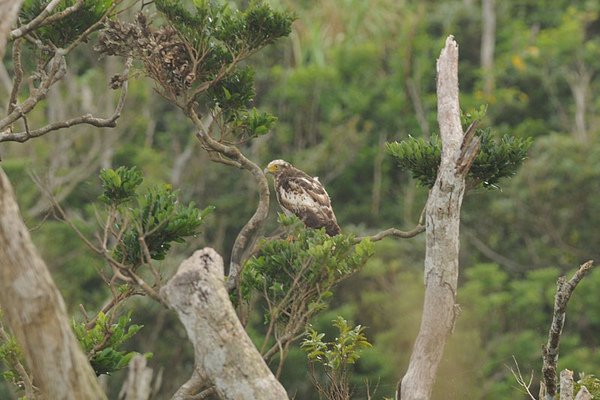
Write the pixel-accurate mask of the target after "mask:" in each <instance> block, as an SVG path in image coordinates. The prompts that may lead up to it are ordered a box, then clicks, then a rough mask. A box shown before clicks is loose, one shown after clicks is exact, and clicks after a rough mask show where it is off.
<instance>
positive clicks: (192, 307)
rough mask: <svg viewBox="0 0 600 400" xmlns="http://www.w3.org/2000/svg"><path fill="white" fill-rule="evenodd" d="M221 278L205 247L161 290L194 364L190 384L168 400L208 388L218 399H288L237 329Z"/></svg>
mask: <svg viewBox="0 0 600 400" xmlns="http://www.w3.org/2000/svg"><path fill="white" fill-rule="evenodd" d="M223 274H224V271H223V259H222V258H221V256H220V255H219V254H218V253H217V252H216V251H215V250H213V249H211V248H208V247H207V248H204V249H202V250H198V251H196V252H195V253H194V254H193V255H192V256H191V257H190V258H188V259H187V260H185V261H183V262H182V263H181V265H180V266H179V269H178V271H177V273H176V274H175V276H173V278H171V279H170V280H169V282H168V283H167V284H166V285H165V286H164V287H163V289H162V290H161V295H162V296H163V297H164V298H165V299H166V302H167V303H168V304H169V306H170V307H171V308H173V309H174V310H175V311H177V314H178V315H179V319H180V320H181V322H182V323H183V325H184V326H185V329H186V331H187V334H188V337H189V339H190V341H191V342H192V344H193V345H194V353H195V360H196V365H195V368H194V372H193V375H192V378H191V379H190V380H189V381H188V382H187V383H186V384H185V385H184V386H182V388H181V389H180V390H179V391H178V392H177V393H175V395H174V396H173V399H184V398H186V396H189V395H195V394H196V393H197V392H198V391H199V389H200V388H203V387H213V388H214V391H215V393H216V394H217V396H218V397H219V398H220V399H236V400H244V399H247V400H251V399H262V400H271V399H272V400H281V399H287V398H288V397H287V394H286V392H285V389H284V388H283V386H281V384H280V383H279V382H278V381H277V379H275V377H274V376H273V374H272V373H271V371H270V370H269V367H268V366H267V364H266V363H265V362H264V360H263V358H262V357H261V355H260V353H259V352H258V350H257V349H256V347H254V345H253V344H252V341H251V340H250V338H249V337H248V335H247V334H246V331H245V330H244V328H243V327H242V325H241V323H240V321H239V319H238V317H237V315H236V313H235V309H234V308H233V305H232V304H231V301H230V300H229V294H228V292H227V289H226V288H225V283H224V276H223ZM184 392H185V393H184Z"/></svg>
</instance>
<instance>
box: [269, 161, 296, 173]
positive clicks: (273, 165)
mask: <svg viewBox="0 0 600 400" xmlns="http://www.w3.org/2000/svg"><path fill="white" fill-rule="evenodd" d="M291 166H292V164H290V163H289V162H287V161H283V160H273V161H271V162H270V163H269V165H267V168H265V171H264V172H265V174H273V175H279V174H280V173H281V171H283V170H285V169H287V168H290V167H291Z"/></svg>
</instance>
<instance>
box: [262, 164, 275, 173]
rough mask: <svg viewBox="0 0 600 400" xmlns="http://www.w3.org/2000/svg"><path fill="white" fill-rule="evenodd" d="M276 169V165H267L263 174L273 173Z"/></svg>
mask: <svg viewBox="0 0 600 400" xmlns="http://www.w3.org/2000/svg"><path fill="white" fill-rule="evenodd" d="M276 170H277V167H276V166H275V165H267V168H265V169H264V171H263V172H264V173H265V174H273V173H275V171H276Z"/></svg>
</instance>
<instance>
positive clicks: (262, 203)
mask: <svg viewBox="0 0 600 400" xmlns="http://www.w3.org/2000/svg"><path fill="white" fill-rule="evenodd" d="M187 113H188V116H189V117H190V118H191V119H192V121H193V122H194V124H195V125H196V127H197V128H198V129H199V131H198V132H197V133H196V136H197V137H198V140H200V142H201V143H202V144H203V145H204V146H205V147H207V148H209V149H212V150H213V151H215V152H217V153H220V154H222V155H223V156H224V157H226V158H228V159H230V160H232V161H233V162H235V165H237V164H239V166H240V167H241V168H243V169H245V170H247V171H248V172H250V174H252V177H253V178H254V180H255V181H256V184H257V185H256V186H257V189H258V206H257V207H256V211H254V214H253V215H252V217H250V219H249V220H248V222H246V225H244V227H243V228H242V230H241V231H240V233H238V236H237V237H236V239H235V242H234V244H233V248H232V250H231V261H230V264H229V277H228V279H227V289H228V290H229V291H234V290H235V289H236V288H237V287H238V280H239V275H240V273H241V269H242V264H243V256H244V252H245V251H246V250H247V249H249V248H250V246H251V245H252V242H253V240H254V239H256V235H257V233H258V232H259V230H260V228H261V227H262V225H263V224H264V222H265V220H266V219H267V216H268V214H269V201H270V197H269V183H268V182H267V178H266V177H265V174H264V173H263V170H262V168H260V167H259V166H258V165H256V164H255V163H253V162H252V161H250V160H249V159H248V158H246V157H245V156H244V155H243V154H242V152H241V151H240V150H239V149H238V148H237V147H235V146H229V145H226V144H224V143H221V142H219V141H216V140H215V139H213V138H212V137H211V136H210V135H209V134H208V131H207V130H206V124H205V123H204V122H203V121H202V120H201V119H200V117H199V116H198V114H197V113H196V112H195V111H194V110H193V109H191V108H189V109H188V110H187Z"/></svg>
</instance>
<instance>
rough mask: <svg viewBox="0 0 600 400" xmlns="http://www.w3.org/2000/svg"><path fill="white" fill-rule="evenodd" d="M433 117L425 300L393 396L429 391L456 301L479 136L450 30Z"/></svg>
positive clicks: (412, 398)
mask: <svg viewBox="0 0 600 400" xmlns="http://www.w3.org/2000/svg"><path fill="white" fill-rule="evenodd" d="M437 73H438V76H437V98H438V123H439V126H440V137H441V141H442V158H441V162H440V167H439V170H438V175H437V179H436V182H435V184H434V186H433V188H432V189H431V191H430V194H429V198H428V200H427V211H426V220H425V221H426V223H425V225H426V249H425V301H424V305H423V315H422V319H421V326H420V328H419V334H418V335H417V339H416V342H415V346H414V348H413V352H412V354H411V358H410V362H409V365H408V370H407V371H406V374H405V375H404V377H403V378H402V381H401V383H399V385H398V392H397V394H396V396H397V398H401V399H402V400H417V399H418V400H425V399H429V398H430V396H431V391H432V388H433V384H434V382H435V377H436V373H437V369H438V365H439V363H440V360H441V358H442V355H443V352H444V346H445V344H446V341H447V339H448V338H449V336H450V334H451V333H452V329H453V328H454V321H455V319H456V312H457V306H456V304H455V300H456V286H457V281H458V250H459V237H458V234H459V222H460V208H461V204H462V199H463V194H464V191H465V177H466V175H467V172H468V171H469V168H470V167H471V163H472V161H473V159H474V158H475V155H476V154H477V151H478V149H479V142H478V138H477V137H476V136H475V135H473V134H472V131H473V130H474V129H473V128H471V129H469V130H468V134H467V135H465V134H463V131H462V126H461V121H460V105H459V101H458V44H457V43H456V42H455V41H454V38H453V37H452V36H449V37H448V38H447V39H446V45H445V47H444V49H443V50H442V52H441V54H440V58H439V59H438V62H437Z"/></svg>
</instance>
